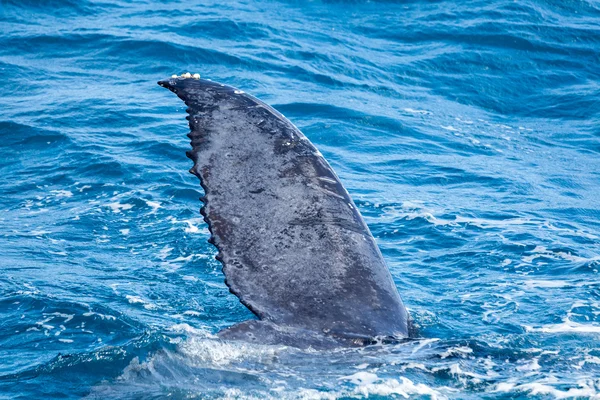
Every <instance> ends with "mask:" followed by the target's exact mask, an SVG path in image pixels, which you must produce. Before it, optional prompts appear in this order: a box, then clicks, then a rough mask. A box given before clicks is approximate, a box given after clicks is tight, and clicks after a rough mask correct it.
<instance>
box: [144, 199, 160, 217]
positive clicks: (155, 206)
mask: <svg viewBox="0 0 600 400" xmlns="http://www.w3.org/2000/svg"><path fill="white" fill-rule="evenodd" d="M144 201H145V202H146V204H147V205H148V206H149V207H152V211H150V214H156V211H158V209H159V208H160V203H159V202H157V201H150V200H144Z"/></svg>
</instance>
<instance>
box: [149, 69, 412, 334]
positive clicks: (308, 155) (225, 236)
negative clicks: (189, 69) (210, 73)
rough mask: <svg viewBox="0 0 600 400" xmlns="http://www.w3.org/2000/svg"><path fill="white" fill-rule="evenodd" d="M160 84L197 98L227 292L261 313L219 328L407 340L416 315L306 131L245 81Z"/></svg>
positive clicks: (205, 184) (197, 126)
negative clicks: (239, 84)
mask: <svg viewBox="0 0 600 400" xmlns="http://www.w3.org/2000/svg"><path fill="white" fill-rule="evenodd" d="M159 84H160V85H161V86H163V87H165V88H168V89H169V90H171V91H172V92H174V93H176V94H177V96H179V97H180V98H181V99H182V100H183V101H184V102H185V104H186V105H188V108H187V112H188V116H187V119H188V121H189V126H190V133H189V134H188V136H189V137H190V139H191V144H192V150H191V151H189V152H188V153H187V154H188V156H189V157H190V158H191V159H192V160H193V161H194V166H193V168H192V169H191V170H190V172H192V173H193V174H194V175H196V176H198V177H199V178H200V183H201V185H202V188H203V189H204V193H205V195H204V196H203V197H202V198H201V201H202V202H203V203H204V206H203V207H202V209H201V210H200V212H201V214H202V215H203V216H204V219H205V221H206V222H207V223H208V228H209V231H210V233H211V238H210V243H212V244H214V245H215V246H216V247H217V249H218V250H219V253H218V255H217V259H218V260H219V261H220V262H222V264H223V272H224V274H225V277H226V284H227V286H228V287H229V289H230V291H231V292H232V293H233V294H235V295H236V296H238V297H239V298H240V300H241V302H242V303H243V304H244V305H245V306H247V307H248V308H249V309H250V310H251V311H252V312H253V313H254V314H256V315H257V316H258V318H259V319H260V320H261V321H260V322H259V321H247V322H244V323H242V324H239V325H236V326H234V327H232V328H230V329H228V330H225V331H223V333H222V336H223V337H226V338H234V337H235V338H241V339H244V340H246V341H248V340H249V339H250V340H251V337H252V335H254V337H259V336H260V342H262V343H265V342H268V341H271V342H273V343H291V344H293V345H295V346H298V343H299V339H298V338H299V337H302V338H304V339H303V340H306V341H311V340H312V339H313V336H315V335H318V336H320V337H325V336H328V337H334V338H335V339H334V340H335V342H336V343H337V342H338V339H339V338H343V337H346V338H349V340H351V341H352V342H354V341H356V340H362V338H374V337H379V336H384V337H387V336H390V337H406V336H407V335H408V329H407V326H408V312H407V310H406V308H405V307H404V305H403V303H402V300H401V299H400V296H399V294H398V290H397V289H396V286H395V284H394V281H393V279H392V276H391V274H390V272H389V270H388V268H387V266H386V264H385V261H384V259H383V256H382V255H381V252H380V251H379V249H378V247H377V243H376V242H375V239H374V238H373V236H372V235H371V232H370V231H369V228H368V227H367V225H366V224H365V222H364V220H363V219H362V217H361V215H360V213H359V211H358V209H357V207H356V205H355V204H354V203H353V201H352V199H351V198H350V195H349V194H348V192H347V191H346V189H344V187H343V186H342V183H341V182H340V180H339V178H338V177H337V175H336V174H335V172H334V171H333V169H332V168H331V167H330V166H329V164H328V163H327V161H325V159H324V158H323V156H322V154H321V153H319V152H318V151H317V149H316V148H315V146H314V145H313V144H312V143H310V141H309V140H308V139H307V138H306V136H304V135H303V134H302V132H300V131H299V130H298V128H296V127H295V126H294V125H293V124H292V123H291V122H290V121H288V120H287V119H286V118H285V117H284V116H283V115H281V114H280V113H279V112H277V111H276V110H274V109H273V108H272V107H270V106H268V105H267V104H265V103H263V102H262V101H260V100H258V99H256V98H254V97H252V96H250V95H248V94H245V93H244V92H243V91H241V90H238V89H235V88H232V87H229V86H226V85H222V84H219V83H217V82H212V81H209V80H204V79H192V78H185V77H180V78H173V79H168V80H164V81H161V82H159ZM263 321H264V322H263ZM290 332H291V333H290ZM292 333H293V339H292ZM323 340H324V339H323ZM251 341H252V340H251Z"/></svg>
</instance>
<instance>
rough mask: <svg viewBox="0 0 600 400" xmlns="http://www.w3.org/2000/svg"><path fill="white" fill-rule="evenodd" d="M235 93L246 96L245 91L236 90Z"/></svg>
mask: <svg viewBox="0 0 600 400" xmlns="http://www.w3.org/2000/svg"><path fill="white" fill-rule="evenodd" d="M233 93H235V94H244V91H243V90H235V91H234V92H233Z"/></svg>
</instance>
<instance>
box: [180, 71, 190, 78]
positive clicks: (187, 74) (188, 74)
mask: <svg viewBox="0 0 600 400" xmlns="http://www.w3.org/2000/svg"><path fill="white" fill-rule="evenodd" d="M181 76H182V77H183V78H191V77H192V74H190V73H189V72H186V73H185V74H183V75H181Z"/></svg>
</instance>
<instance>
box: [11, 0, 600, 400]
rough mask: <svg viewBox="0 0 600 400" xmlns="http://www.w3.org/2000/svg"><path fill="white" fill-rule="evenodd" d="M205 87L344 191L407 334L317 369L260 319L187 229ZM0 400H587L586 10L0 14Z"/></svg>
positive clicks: (469, 4) (219, 6)
mask: <svg viewBox="0 0 600 400" xmlns="http://www.w3.org/2000/svg"><path fill="white" fill-rule="evenodd" d="M187 71H189V72H191V73H195V72H198V73H200V74H201V75H202V76H203V77H205V78H210V79H213V80H217V81H220V82H223V83H227V84H230V85H232V86H236V87H239V88H241V89H243V90H245V91H247V92H249V93H252V94H254V95H255V96H257V97H259V98H260V99H262V100H264V101H265V102H267V103H269V104H271V105H273V106H274V107H275V108H277V109H278V110H280V111H281V112H283V113H284V114H285V115H286V116H287V117H288V118H289V119H290V120H291V121H292V122H294V123H295V124H296V125H297V126H298V127H299V128H300V129H301V130H302V131H303V132H304V133H305V134H306V135H307V136H308V137H309V138H310V140H311V141H312V142H313V143H314V144H315V145H316V146H317V147H318V148H319V149H320V150H321V152H322V153H323V154H324V155H325V157H326V158H327V159H328V160H329V162H330V164H331V165H332V166H333V168H334V169H335V170H336V172H337V173H338V175H339V176H340V178H341V179H342V181H343V182H344V184H345V186H346V188H347V189H348V190H349V192H350V194H351V195H352V196H353V198H354V200H355V201H356V203H357V205H358V207H359V208H360V210H361V212H362V214H363V216H364V217H365V219H366V222H367V223H368V225H369V226H370V228H371V230H372V232H373V234H374V236H375V237H376V239H377V241H378V243H379V246H380V247H381V250H382V252H383V254H384V257H385V259H386V261H387V263H388V265H389V268H390V270H391V272H392V275H393V277H394V280H395V282H396V284H397V286H398V289H399V291H400V293H401V295H402V297H403V299H404V301H405V303H406V305H407V307H408V308H409V310H410V313H411V315H412V317H413V319H414V322H415V325H416V327H417V335H418V337H417V338H416V339H415V340H412V341H408V342H406V343H399V344H395V345H375V346H370V347H366V348H359V349H339V350H331V351H316V350H311V349H309V350H298V349H294V348H290V347H284V346H258V345H250V344H244V343H234V342H224V341H220V340H219V339H217V338H216V336H215V334H216V332H218V331H219V330H220V329H222V328H224V327H227V326H230V325H232V324H234V323H236V322H239V321H242V320H245V319H248V318H252V315H251V313H250V312H249V311H248V310H247V309H245V307H244V306H242V305H241V304H240V303H239V301H238V299H237V298H236V297H235V296H233V295H231V294H229V292H228V290H227V287H226V286H225V284H224V282H223V280H224V277H223V275H222V272H221V266H220V264H219V262H217V261H216V260H214V256H215V254H216V250H215V249H214V248H213V247H212V246H211V245H210V244H208V243H207V239H208V231H207V227H206V226H205V224H204V223H203V221H202V219H201V217H200V215H199V212H198V210H199V207H200V202H199V201H198V197H199V196H201V194H202V189H201V187H200V185H199V182H198V180H197V179H196V178H195V177H194V176H192V175H190V174H189V173H188V172H187V170H188V169H189V168H190V167H191V161H190V160H188V159H187V158H186V157H185V151H186V150H187V149H189V140H188V138H187V137H186V133H187V132H188V127H187V123H186V120H185V106H184V105H183V103H182V102H181V101H180V100H178V99H177V98H176V97H175V96H173V94H172V93H170V92H168V91H166V90H165V89H162V88H160V87H159V86H158V85H157V84H156V81H158V80H159V79H163V78H166V77H168V76H170V75H171V74H174V73H183V72H187ZM0 72H1V74H2V80H1V81H0V89H1V95H0V139H1V142H0V171H1V173H0V195H1V196H0V272H1V273H0V398H2V399H4V398H6V399H12V398H15V399H17V398H18V399H29V398H92V399H94V398H102V399H105V398H106V399H108V398H110V399H112V398H124V399H137V398H139V399H150V398H157V399H158V398H173V399H184V398H210V399H218V398H226V399H245V398H254V399H263V398H273V399H280V398H284V399H337V398H344V399H346V398H367V397H368V398H369V399H386V398H408V397H416V398H434V399H443V398H460V399H468V398H472V399H479V398H489V399H502V398H571V397H572V398H594V397H595V398H599V397H600V276H599V274H598V269H599V268H600V3H599V2H598V1H595V0H572V1H554V0H535V1H534V0H517V1H513V0H497V1H492V2H486V1H466V2H454V1H404V2H391V1H385V2H384V1H381V2H379V1H374V2H368V1H323V2H321V1H310V2H309V1H306V2H305V1H256V2H253V1H239V2H237V1H236V2H233V1H231V2H229V1H222V2H205V3H200V2H195V1H178V2H166V1H165V2H150V1H135V2H131V3H130V2H125V1H113V0H106V1H101V2H91V1H85V0H84V1H75V0H44V1H33V0H18V1H17V0H8V1H7V0H0Z"/></svg>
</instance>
